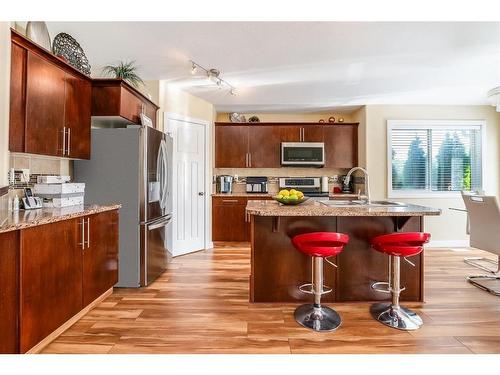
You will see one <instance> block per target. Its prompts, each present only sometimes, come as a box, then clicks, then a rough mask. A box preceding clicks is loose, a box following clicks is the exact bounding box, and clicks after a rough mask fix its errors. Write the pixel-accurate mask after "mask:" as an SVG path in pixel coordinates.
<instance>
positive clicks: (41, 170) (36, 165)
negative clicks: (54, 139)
mask: <svg viewBox="0 0 500 375" xmlns="http://www.w3.org/2000/svg"><path fill="white" fill-rule="evenodd" d="M12 169H14V171H15V172H14V181H13V182H11V179H10V178H9V190H10V193H11V194H10V195H11V196H12V195H13V194H18V195H19V194H20V192H19V189H23V188H25V187H31V186H33V184H34V183H36V180H37V177H38V176H47V175H65V176H71V175H72V169H73V162H72V161H71V160H66V159H60V158H51V157H45V156H36V155H28V154H11V155H10V160H9V174H10V170H12ZM21 170H29V174H30V175H29V179H28V180H23V179H22V178H21V174H22V173H21Z"/></svg>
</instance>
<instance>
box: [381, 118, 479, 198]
mask: <svg viewBox="0 0 500 375" xmlns="http://www.w3.org/2000/svg"><path fill="white" fill-rule="evenodd" d="M481 129H482V126H481V124H478V122H477V121H475V122H474V121H471V122H464V121H458V122H456V123H454V122H453V121H446V122H442V121H441V122H439V121H437V122H433V121H418V122H417V121H401V122H398V121H389V122H388V150H389V155H388V157H389V167H390V170H389V171H388V174H390V176H389V181H390V184H389V192H390V193H391V192H392V193H397V192H415V193H426V192H429V193H432V192H450V191H457V192H458V191H461V190H481V188H482V164H481V163H482V149H481V144H482V140H481V136H482V134H481Z"/></svg>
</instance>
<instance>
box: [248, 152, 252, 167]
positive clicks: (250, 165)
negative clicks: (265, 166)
mask: <svg viewBox="0 0 500 375" xmlns="http://www.w3.org/2000/svg"><path fill="white" fill-rule="evenodd" d="M248 166H249V167H250V168H252V154H251V153H250V152H249V153H248Z"/></svg>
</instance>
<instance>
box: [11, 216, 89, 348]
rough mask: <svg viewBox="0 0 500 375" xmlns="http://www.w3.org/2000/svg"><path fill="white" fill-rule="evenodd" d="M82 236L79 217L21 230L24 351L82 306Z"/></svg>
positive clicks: (21, 345)
mask: <svg viewBox="0 0 500 375" xmlns="http://www.w3.org/2000/svg"><path fill="white" fill-rule="evenodd" d="M80 240H81V235H80V236H79V235H78V224H77V220H76V219H72V220H65V221H60V222H57V223H53V224H46V225H40V226H37V227H32V228H28V229H25V230H23V231H21V284H20V290H21V300H20V308H21V310H20V311H21V315H20V322H21V327H20V328H21V330H20V333H21V335H20V349H21V353H24V352H26V351H28V350H29V349H30V348H32V347H33V346H35V345H36V344H37V343H38V342H40V341H41V340H42V339H44V338H45V337H46V336H48V335H49V334H50V333H51V332H53V331H54V330H55V329H57V328H58V327H59V326H61V325H62V324H63V323H64V322H65V321H67V320H68V319H69V318H71V317H72V316H73V315H75V314H76V313H78V312H79V311H80V310H81V309H82V307H83V306H82V252H81V250H80V249H79V248H78V246H77V241H80Z"/></svg>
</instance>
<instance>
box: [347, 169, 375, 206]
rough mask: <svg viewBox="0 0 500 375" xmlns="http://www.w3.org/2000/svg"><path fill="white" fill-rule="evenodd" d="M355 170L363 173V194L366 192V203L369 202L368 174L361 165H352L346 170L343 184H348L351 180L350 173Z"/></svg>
mask: <svg viewBox="0 0 500 375" xmlns="http://www.w3.org/2000/svg"><path fill="white" fill-rule="evenodd" d="M357 170H360V171H363V173H364V174H365V194H366V203H367V204H370V203H371V202H372V201H371V199H370V178H369V176H368V171H367V170H366V169H364V168H362V167H354V168H351V170H349V172H347V176H345V179H344V185H345V186H349V182H350V181H351V174H352V173H353V172H355V171H357Z"/></svg>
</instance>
